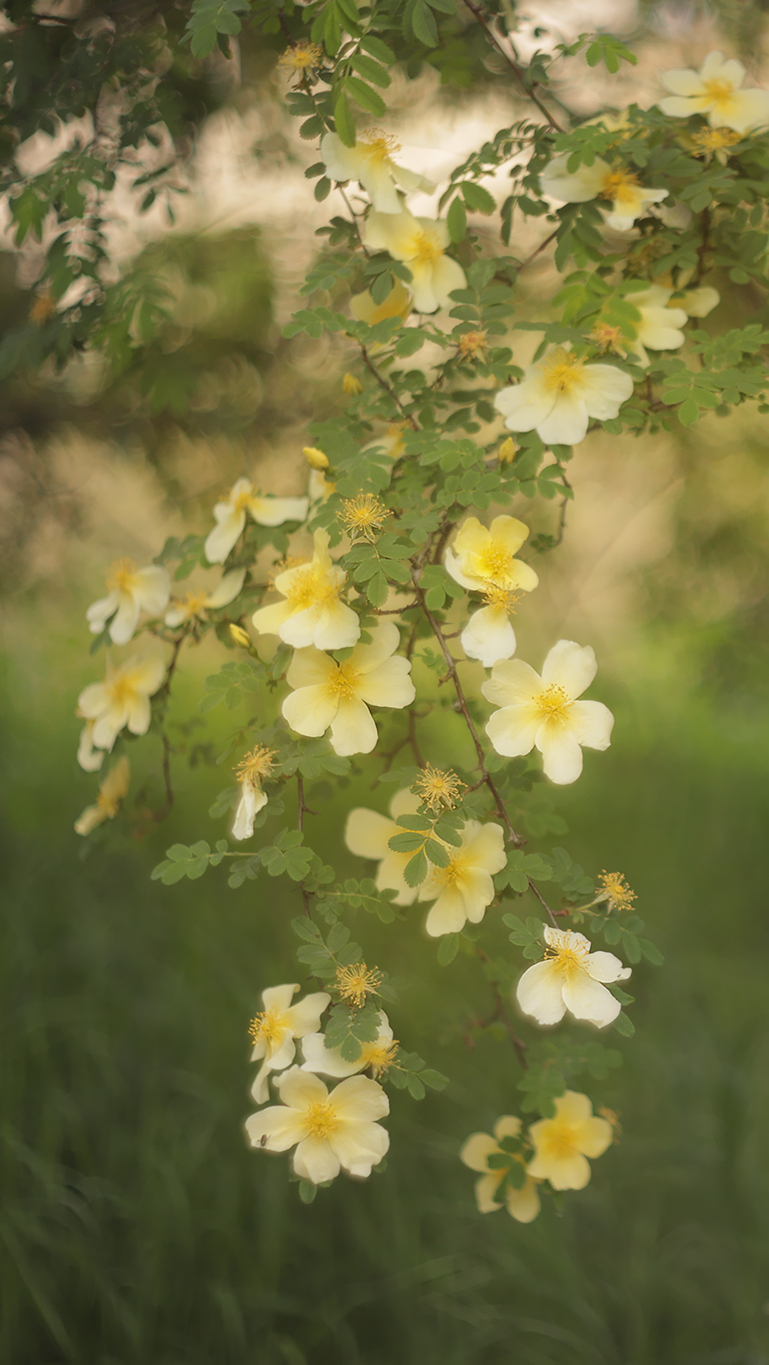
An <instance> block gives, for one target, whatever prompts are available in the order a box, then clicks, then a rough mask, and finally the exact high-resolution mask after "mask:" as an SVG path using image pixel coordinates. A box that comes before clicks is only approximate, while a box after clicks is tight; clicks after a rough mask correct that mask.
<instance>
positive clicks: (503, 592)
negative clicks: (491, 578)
mask: <svg viewBox="0 0 769 1365" xmlns="http://www.w3.org/2000/svg"><path fill="white" fill-rule="evenodd" d="M483 596H484V600H485V602H486V606H487V607H498V608H501V610H503V611H506V612H507V614H508V616H511V615H514V613H515V606H516V603H517V602H520V600H521V598H522V597H523V593H520V592H514V591H513V590H512V588H498V587H489V588H486V590H485V592H484V594H483Z"/></svg>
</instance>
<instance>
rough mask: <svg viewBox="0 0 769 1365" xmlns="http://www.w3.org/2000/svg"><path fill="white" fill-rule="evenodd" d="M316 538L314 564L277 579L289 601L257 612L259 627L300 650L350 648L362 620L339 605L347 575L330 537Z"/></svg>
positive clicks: (324, 533)
mask: <svg viewBox="0 0 769 1365" xmlns="http://www.w3.org/2000/svg"><path fill="white" fill-rule="evenodd" d="M314 539H315V553H314V554H313V557H312V560H311V561H310V562H309V563H304V564H298V565H295V566H293V567H292V568H288V569H284V570H283V572H282V573H279V574H278V575H277V577H276V579H275V588H276V590H277V591H278V592H279V593H280V595H281V597H284V598H285V601H284V602H275V603H274V604H273V605H272V606H270V607H261V608H260V610H259V611H256V612H254V615H253V618H252V620H253V623H254V627H255V628H256V630H258V631H262V632H263V633H264V634H266V635H279V636H280V638H281V640H285V642H286V644H287V645H293V646H294V648H295V649H304V648H307V647H308V646H310V645H314V646H315V648H316V649H348V648H349V646H350V645H354V644H355V641H356V640H357V639H358V638H359V637H360V620H359V619H358V616H357V613H356V612H354V611H353V610H352V607H347V606H345V604H344V602H340V600H339V598H340V595H341V593H342V590H343V588H344V585H345V583H346V582H347V574H346V573H345V571H344V569H340V568H339V566H338V565H337V564H334V562H333V560H332V559H331V556H330V554H329V552H328V544H329V537H328V532H327V531H316V532H315V537H314ZM318 733H319V734H320V733H322V732H321V731H318Z"/></svg>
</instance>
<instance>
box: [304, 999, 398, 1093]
mask: <svg viewBox="0 0 769 1365" xmlns="http://www.w3.org/2000/svg"><path fill="white" fill-rule="evenodd" d="M397 1052H398V1044H397V1042H396V1041H395V1038H394V1036H393V1031H392V1029H391V1027H390V1021H389V1019H388V1018H387V1015H386V1014H385V1012H384V1010H380V1011H379V1023H378V1025H377V1036H376V1038H374V1039H373V1040H372V1042H370V1043H361V1045H360V1053H359V1054H358V1056H357V1057H356V1058H355V1060H354V1061H352V1062H348V1061H346V1060H345V1058H344V1057H343V1056H342V1053H341V1051H340V1049H339V1048H338V1047H328V1046H327V1044H326V1039H325V1037H324V1035H323V1034H322V1033H311V1034H309V1035H308V1037H306V1038H304V1039H303V1040H302V1053H303V1055H304V1062H303V1064H302V1071H313V1072H316V1073H319V1074H320V1075H321V1076H334V1077H335V1078H340V1079H341V1078H342V1077H344V1076H355V1075H356V1074H357V1073H358V1072H359V1071H370V1072H371V1074H372V1076H373V1077H374V1079H376V1078H377V1076H381V1075H383V1073H384V1072H385V1071H388V1070H389V1069H390V1067H391V1066H392V1064H393V1062H394V1061H395V1058H396V1055H397Z"/></svg>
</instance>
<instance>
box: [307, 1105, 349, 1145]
mask: <svg viewBox="0 0 769 1365" xmlns="http://www.w3.org/2000/svg"><path fill="white" fill-rule="evenodd" d="M340 1122H341V1120H340V1118H339V1115H338V1114H337V1112H336V1107H335V1106H334V1105H333V1104H332V1102H331V1100H316V1101H315V1103H314V1104H308V1106H307V1108H306V1110H305V1113H304V1126H305V1131H306V1133H307V1136H308V1137H314V1138H330V1137H331V1136H332V1134H333V1133H335V1132H336V1130H337V1128H338V1127H339V1125H340Z"/></svg>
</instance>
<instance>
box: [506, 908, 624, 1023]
mask: <svg viewBox="0 0 769 1365" xmlns="http://www.w3.org/2000/svg"><path fill="white" fill-rule="evenodd" d="M544 934H545V943H546V944H547V956H546V957H545V959H544V961H543V962H535V963H534V964H533V966H531V967H528V968H527V969H526V971H525V972H524V973H523V976H522V977H521V979H520V981H519V982H518V986H517V989H516V993H515V994H516V999H517V1000H518V1004H519V1005H520V1007H521V1009H522V1010H523V1012H524V1014H530V1015H531V1017H532V1018H533V1019H536V1021H537V1023H538V1024H557V1023H559V1022H560V1020H561V1019H563V1016H564V1014H565V1013H566V1011H567V1010H568V1011H569V1013H570V1014H573V1016H574V1018H575V1019H585V1020H586V1021H587V1022H588V1023H589V1024H596V1025H597V1026H598V1028H606V1025H607V1024H611V1023H612V1022H613V1021H614V1020H615V1019H616V1018H617V1015H618V1014H619V1012H620V1009H621V1008H622V1007H621V1005H620V1003H619V1000H616V999H615V997H614V996H613V995H612V993H611V991H607V989H606V985H611V984H612V983H613V982H615V981H626V980H627V978H628V977H629V976H630V968H629V967H623V965H622V963H621V962H620V960H619V958H618V957H615V956H614V953H603V952H599V953H591V951H590V940H589V939H587V938H585V935H584V934H578V933H575V931H574V930H572V929H554V928H552V927H551V926H550V925H549V924H546V925H545V929H544ZM603 983H605V984H603Z"/></svg>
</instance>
